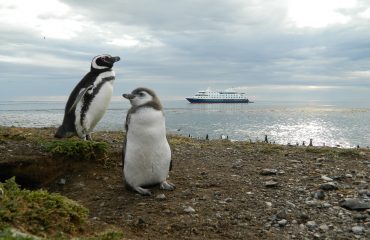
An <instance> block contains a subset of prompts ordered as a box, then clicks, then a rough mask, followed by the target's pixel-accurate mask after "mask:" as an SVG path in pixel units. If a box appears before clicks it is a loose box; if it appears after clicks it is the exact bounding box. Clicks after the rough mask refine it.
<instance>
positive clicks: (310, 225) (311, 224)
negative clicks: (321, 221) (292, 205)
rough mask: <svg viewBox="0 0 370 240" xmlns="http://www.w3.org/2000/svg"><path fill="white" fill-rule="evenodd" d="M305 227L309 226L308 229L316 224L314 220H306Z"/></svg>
mask: <svg viewBox="0 0 370 240" xmlns="http://www.w3.org/2000/svg"><path fill="white" fill-rule="evenodd" d="M306 227H307V228H309V229H314V228H316V227H317V224H316V222H315V221H308V222H306Z"/></svg>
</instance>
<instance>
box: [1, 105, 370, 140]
mask: <svg viewBox="0 0 370 240" xmlns="http://www.w3.org/2000/svg"><path fill="white" fill-rule="evenodd" d="M366 104H367V105H366ZM366 104H355V103H335V104H330V103H320V102H311V103H292V102H287V103H284V102H280V103H279V102H256V103H252V104H196V105H193V104H189V103H187V102H186V101H185V100H184V101H169V102H163V105H164V108H165V114H166V125H167V129H168V132H170V133H176V134H180V135H184V136H188V135H189V134H190V135H191V136H193V137H197V138H205V136H206V135H207V134H208V135H209V137H210V138H212V139H215V138H220V136H221V135H224V136H228V137H229V139H232V140H252V141H256V140H264V136H265V135H267V136H268V139H269V141H271V142H275V143H279V144H288V143H291V144H296V143H299V144H300V145H301V144H302V142H303V141H305V142H306V144H308V143H309V141H310V139H313V144H314V145H316V146H322V145H324V144H325V145H326V146H337V145H340V146H341V147H354V146H357V145H360V146H361V147H367V146H370V127H369V126H370V104H369V103H366ZM64 106H65V102H45V101H40V102H37V101H32V102H22V101H3V102H0V125H1V126H17V127H50V126H52V127H57V126H58V125H60V124H61V122H62V120H63V113H64ZM128 108H129V104H128V102H127V101H122V102H112V103H111V104H110V108H109V110H108V111H107V113H106V114H105V116H104V117H103V119H102V121H101V122H100V123H99V124H98V125H97V127H96V130H118V131H123V129H124V119H125V116H126V112H127V110H128Z"/></svg>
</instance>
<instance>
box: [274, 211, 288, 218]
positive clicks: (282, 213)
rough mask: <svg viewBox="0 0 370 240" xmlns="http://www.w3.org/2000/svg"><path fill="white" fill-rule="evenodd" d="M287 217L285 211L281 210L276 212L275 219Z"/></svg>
mask: <svg viewBox="0 0 370 240" xmlns="http://www.w3.org/2000/svg"><path fill="white" fill-rule="evenodd" d="M286 217H287V213H286V211H285V210H281V211H279V212H278V213H277V214H276V218H277V219H281V220H282V219H285V218H286Z"/></svg>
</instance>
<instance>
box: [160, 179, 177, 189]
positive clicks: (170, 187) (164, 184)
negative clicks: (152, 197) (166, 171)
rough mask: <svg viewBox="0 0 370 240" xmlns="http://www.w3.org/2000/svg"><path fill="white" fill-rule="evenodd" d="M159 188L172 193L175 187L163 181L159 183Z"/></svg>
mask: <svg viewBox="0 0 370 240" xmlns="http://www.w3.org/2000/svg"><path fill="white" fill-rule="evenodd" d="M159 188H160V189H164V190H169V191H173V190H174V189H175V188H176V187H175V185H174V184H172V183H169V182H167V181H163V182H161V184H160V185H159Z"/></svg>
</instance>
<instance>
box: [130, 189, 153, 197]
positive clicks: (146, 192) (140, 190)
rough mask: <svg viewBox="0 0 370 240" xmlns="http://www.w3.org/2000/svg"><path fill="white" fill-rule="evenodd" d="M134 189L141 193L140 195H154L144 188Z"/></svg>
mask: <svg viewBox="0 0 370 240" xmlns="http://www.w3.org/2000/svg"><path fill="white" fill-rule="evenodd" d="M133 189H134V190H135V191H136V192H138V193H140V195H143V196H150V195H152V192H151V191H150V190H149V189H145V188H142V187H135V188H133Z"/></svg>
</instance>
